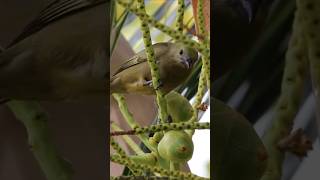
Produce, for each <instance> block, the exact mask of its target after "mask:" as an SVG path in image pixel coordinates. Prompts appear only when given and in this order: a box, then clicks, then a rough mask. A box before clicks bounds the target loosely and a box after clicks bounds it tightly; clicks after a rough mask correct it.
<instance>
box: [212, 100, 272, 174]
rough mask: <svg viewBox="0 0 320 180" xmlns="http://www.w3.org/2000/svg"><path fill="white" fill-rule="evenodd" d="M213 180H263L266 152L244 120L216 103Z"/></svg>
mask: <svg viewBox="0 0 320 180" xmlns="http://www.w3.org/2000/svg"><path fill="white" fill-rule="evenodd" d="M211 102H213V116H211V119H212V120H213V124H214V126H213V146H212V147H213V150H212V152H213V153H212V155H211V157H213V158H212V159H213V160H212V161H213V163H212V164H213V179H215V180H235V179H236V180H260V178H261V176H262V175H263V173H264V171H265V168H266V165H267V157H268V156H267V152H266V149H265V147H264V145H263V143H262V141H261V139H260V138H259V136H258V135H257V134H256V132H255V130H254V129H253V127H252V126H251V124H250V123H249V121H248V120H247V119H245V117H243V116H242V115H241V114H239V113H237V112H236V111H234V110H233V109H231V108H230V107H228V106H227V105H225V104H224V103H222V102H221V101H219V100H216V99H213V101H211Z"/></svg>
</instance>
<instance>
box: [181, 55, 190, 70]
mask: <svg viewBox="0 0 320 180" xmlns="http://www.w3.org/2000/svg"><path fill="white" fill-rule="evenodd" d="M181 63H182V64H183V65H184V66H185V67H186V68H187V69H189V68H190V66H191V59H190V58H184V57H182V58H181Z"/></svg>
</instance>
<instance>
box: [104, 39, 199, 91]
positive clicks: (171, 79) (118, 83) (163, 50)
mask: <svg viewBox="0 0 320 180" xmlns="http://www.w3.org/2000/svg"><path fill="white" fill-rule="evenodd" d="M152 46H153V49H154V53H155V58H156V62H157V64H158V67H159V70H160V81H161V82H160V84H161V86H160V87H158V88H160V89H161V90H162V91H163V92H164V93H168V92H170V91H171V90H173V89H174V88H176V87H178V86H179V85H180V84H181V83H183V82H184V81H185V80H186V79H187V77H188V76H189V74H190V73H191V71H192V67H193V64H194V63H195V62H196V61H197V60H198V52H197V51H196V50H194V49H191V48H187V47H185V46H184V45H183V44H181V43H169V42H166V43H157V44H154V45H152ZM110 89H111V93H132V94H145V95H152V94H155V91H154V87H153V86H152V78H151V71H150V67H149V64H148V62H147V55H146V53H145V50H143V51H141V52H139V53H137V54H136V55H135V56H133V57H132V58H130V59H129V60H127V61H126V62H124V63H123V64H122V65H121V66H120V68H119V69H118V71H116V73H115V74H114V75H113V76H112V77H111V88H110Z"/></svg>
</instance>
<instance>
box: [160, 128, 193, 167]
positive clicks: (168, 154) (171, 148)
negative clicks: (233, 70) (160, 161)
mask: <svg viewBox="0 0 320 180" xmlns="http://www.w3.org/2000/svg"><path fill="white" fill-rule="evenodd" d="M158 152H159V155H160V156H161V157H162V158H164V159H166V160H170V161H173V162H178V163H182V162H187V161H188V160H190V159H191V157H192V154H193V142H192V139H191V137H190V136H189V135H188V134H187V133H186V132H184V131H168V132H166V133H165V134H164V136H163V138H162V139H161V141H160V143H159V144H158Z"/></svg>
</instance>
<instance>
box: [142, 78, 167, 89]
mask: <svg viewBox="0 0 320 180" xmlns="http://www.w3.org/2000/svg"><path fill="white" fill-rule="evenodd" d="M143 86H149V87H151V88H152V87H153V83H152V80H149V81H145V82H144V83H143ZM162 86H163V83H162V82H161V81H159V85H158V86H157V87H155V90H159V89H160V88H161V87H162Z"/></svg>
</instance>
